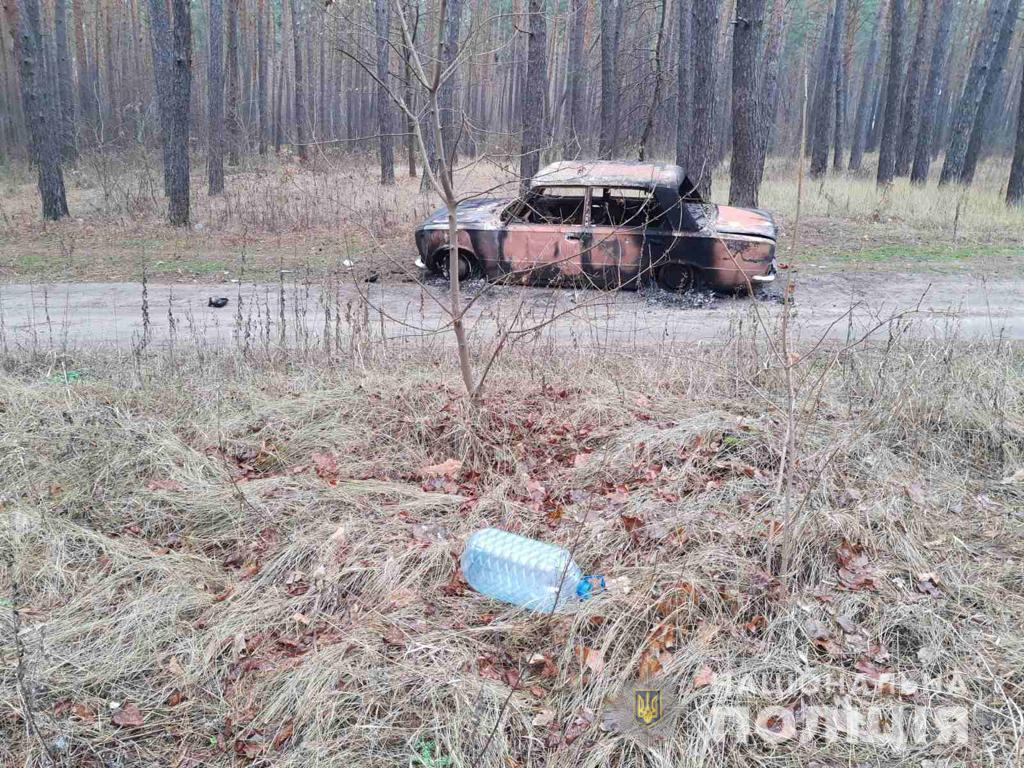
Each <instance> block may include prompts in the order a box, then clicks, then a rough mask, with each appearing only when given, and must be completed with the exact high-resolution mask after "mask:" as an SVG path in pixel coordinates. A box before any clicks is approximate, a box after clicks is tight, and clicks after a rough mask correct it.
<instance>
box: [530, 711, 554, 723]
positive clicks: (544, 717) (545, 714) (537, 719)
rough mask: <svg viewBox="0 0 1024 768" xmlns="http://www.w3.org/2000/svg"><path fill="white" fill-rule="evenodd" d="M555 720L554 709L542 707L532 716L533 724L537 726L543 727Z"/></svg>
mask: <svg viewBox="0 0 1024 768" xmlns="http://www.w3.org/2000/svg"><path fill="white" fill-rule="evenodd" d="M554 720H555V710H553V709H549V708H547V707H544V708H543V709H541V711H540V712H538V713H537V714H536V715H534V716H533V724H534V726H536V727H537V728H544V727H545V726H548V725H550V724H551V723H552V722H554Z"/></svg>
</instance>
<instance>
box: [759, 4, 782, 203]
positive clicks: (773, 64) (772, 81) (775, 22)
mask: <svg viewBox="0 0 1024 768" xmlns="http://www.w3.org/2000/svg"><path fill="white" fill-rule="evenodd" d="M785 12H786V0H774V3H773V5H772V15H771V25H770V28H769V30H768V39H767V42H766V43H765V52H764V72H763V73H762V75H761V81H760V82H761V85H760V88H761V99H760V111H761V115H760V117H759V119H758V125H757V131H758V136H757V160H756V161H755V163H754V171H755V173H756V174H757V182H756V184H757V187H756V188H757V189H758V190H760V188H761V181H762V180H763V178H764V165H765V161H766V160H767V159H768V147H769V145H770V143H771V140H772V130H773V128H774V126H775V114H776V112H777V111H778V101H779V61H780V58H781V55H782V46H783V43H784V41H785V31H786V15H785Z"/></svg>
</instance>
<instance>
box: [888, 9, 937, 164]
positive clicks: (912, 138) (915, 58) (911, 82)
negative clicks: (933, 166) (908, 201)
mask: <svg viewBox="0 0 1024 768" xmlns="http://www.w3.org/2000/svg"><path fill="white" fill-rule="evenodd" d="M931 7H932V3H921V13H920V15H919V17H918V20H917V34H916V35H915V36H914V48H913V52H912V53H911V54H910V68H909V70H908V72H907V85H906V88H905V90H904V93H903V120H902V121H901V123H900V133H899V141H898V142H897V149H896V168H895V172H896V175H897V176H906V175H908V174H909V173H910V165H911V163H912V162H913V159H914V144H915V143H916V142H917V133H918V131H919V130H920V127H921V68H922V66H923V62H924V57H925V53H924V50H925V44H926V41H927V39H928V28H929V18H930V17H929V13H930V11H931Z"/></svg>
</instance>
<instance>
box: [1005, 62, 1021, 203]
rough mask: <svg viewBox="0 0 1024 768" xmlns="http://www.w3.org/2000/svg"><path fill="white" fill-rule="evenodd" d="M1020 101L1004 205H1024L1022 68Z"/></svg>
mask: <svg viewBox="0 0 1024 768" xmlns="http://www.w3.org/2000/svg"><path fill="white" fill-rule="evenodd" d="M1020 83H1021V88H1020V100H1019V102H1018V104H1017V141H1016V145H1015V147H1014V151H1013V164H1012V165H1011V166H1010V182H1009V184H1007V186H1006V204H1007V205H1024V66H1022V67H1021V78H1020Z"/></svg>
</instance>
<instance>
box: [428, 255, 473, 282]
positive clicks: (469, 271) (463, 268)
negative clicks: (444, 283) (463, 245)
mask: <svg viewBox="0 0 1024 768" xmlns="http://www.w3.org/2000/svg"><path fill="white" fill-rule="evenodd" d="M434 263H435V264H436V265H437V266H438V271H439V272H440V273H441V274H442V275H444V276H445V277H448V268H449V266H450V265H451V258H450V256H449V253H448V249H447V248H444V249H442V250H440V251H438V252H437V253H436V254H435V255H434ZM476 273H477V268H476V259H474V258H473V254H471V253H468V252H467V251H463V250H460V251H459V280H468V279H469V278H471V277H473V276H474V275H476Z"/></svg>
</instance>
